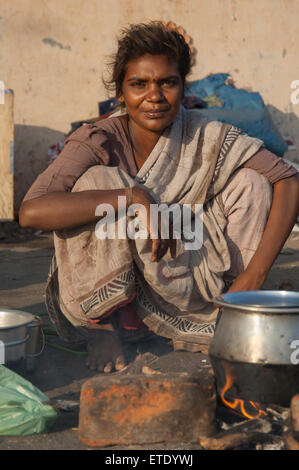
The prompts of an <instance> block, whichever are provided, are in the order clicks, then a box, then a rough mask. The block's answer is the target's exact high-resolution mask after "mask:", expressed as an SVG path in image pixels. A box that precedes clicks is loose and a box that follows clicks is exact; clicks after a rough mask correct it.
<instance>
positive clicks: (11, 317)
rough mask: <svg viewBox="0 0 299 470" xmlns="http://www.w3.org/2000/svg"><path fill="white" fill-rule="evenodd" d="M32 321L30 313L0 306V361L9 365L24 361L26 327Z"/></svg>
mask: <svg viewBox="0 0 299 470" xmlns="http://www.w3.org/2000/svg"><path fill="white" fill-rule="evenodd" d="M33 321H34V316H33V315H31V314H30V313H27V312H23V311H20V310H12V309H8V308H5V309H1V308H0V349H1V351H0V362H2V363H4V364H5V365H8V366H9V365H12V364H17V363H19V362H20V361H22V360H23V361H25V359H26V346H27V342H28V339H29V331H28V327H29V326H30V324H32V322H33Z"/></svg>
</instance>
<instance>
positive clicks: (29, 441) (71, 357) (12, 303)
mask: <svg viewBox="0 0 299 470" xmlns="http://www.w3.org/2000/svg"><path fill="white" fill-rule="evenodd" d="M52 254H53V245H52V237H51V236H46V235H42V236H41V237H35V238H34V239H32V237H31V239H26V236H24V237H23V239H22V238H19V239H18V240H17V241H16V240H12V239H11V240H10V242H7V241H5V240H3V241H2V242H1V243H0V272H1V285H0V299H1V306H3V307H4V306H6V307H9V308H16V309H20V310H24V311H27V312H30V313H32V314H34V315H40V316H41V318H42V319H43V325H44V327H45V328H47V329H49V328H51V325H50V324H49V323H48V320H47V316H46V310H45V306H44V288H45V283H46V279H47V273H48V266H49V263H50V259H51V256H52ZM283 284H284V288H285V289H294V290H298V291H299V232H298V231H293V232H292V234H291V236H290V238H289V240H288V241H287V243H286V245H285V247H284V249H283V250H282V253H281V254H280V256H279V257H278V259H277V260H276V262H275V265H274V266H273V268H272V270H271V273H270V275H269V278H268V280H267V281H266V284H265V288H267V289H279V288H280V287H281V286H282V285H283ZM46 339H47V342H50V341H51V342H52V343H54V345H56V346H57V345H58V346H64V347H68V345H67V344H65V343H63V342H62V341H61V340H60V339H59V338H57V337H56V336H54V335H48V334H47V336H46ZM154 347H155V348H157V349H156V350H158V351H159V355H160V359H158V360H160V361H161V370H163V369H165V370H170V371H174V372H175V371H181V370H190V371H192V368H193V369H194V368H196V367H199V365H200V364H201V365H203V366H204V367H206V366H208V361H207V357H206V356H204V355H202V354H191V353H185V352H172V351H171V347H170V346H169V345H168V343H167V342H165V341H162V342H158V343H156V344H155V345H154ZM81 352H82V351H81ZM153 354H154V350H153V344H152V343H151V344H150V343H148V344H145V345H143V346H142V347H140V348H139V350H137V351H131V356H130V357H131V359H132V360H134V361H135V363H136V361H137V362H138V361H140V360H141V361H144V364H146V363H147V362H148V360H151V359H152V358H153ZM84 361H85V355H83V354H72V353H70V352H66V351H62V350H58V349H55V348H54V347H53V345H52V346H51V345H49V344H46V346H45V349H44V352H43V354H42V355H41V356H40V357H39V358H38V360H37V366H36V368H35V370H34V372H32V373H30V374H27V377H26V378H27V379H28V380H30V381H31V382H32V383H33V384H34V385H35V386H36V387H38V388H39V389H40V390H41V391H43V392H44V393H45V394H46V395H47V396H48V397H49V398H50V399H55V400H57V399H64V400H68V402H69V404H70V405H72V406H73V408H72V409H71V411H68V412H62V413H61V416H60V418H59V420H58V421H57V423H56V425H55V426H54V428H53V430H52V432H50V433H49V434H42V435H35V436H28V437H1V436H0V450H8V449H14V450H16V449H20V450H21V449H87V447H86V446H85V445H84V444H83V443H82V442H81V441H80V440H79V439H78V433H77V426H78V403H79V394H80V388H81V384H82V383H83V382H84V381H85V380H86V379H87V378H89V377H92V376H94V373H93V372H90V371H89V370H88V369H87V368H86V367H85V365H84ZM199 447H200V446H198V445H197V446H192V445H190V444H186V443H182V444H181V445H179V446H178V445H176V446H174V445H170V446H168V445H167V444H161V445H155V446H153V447H152V448H153V449H156V450H159V449H164V450H165V449H172V450H175V449H178V450H180V449H185V450H186V449H196V448H199ZM138 448H139V449H141V448H142V447H136V446H135V447H133V446H131V449H138ZM114 449H115V450H116V449H120V448H114ZM126 449H130V447H126ZM147 449H149V447H147Z"/></svg>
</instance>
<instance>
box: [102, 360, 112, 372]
mask: <svg viewBox="0 0 299 470" xmlns="http://www.w3.org/2000/svg"><path fill="white" fill-rule="evenodd" d="M112 368H113V364H112V362H108V363H107V364H106V365H105V367H104V372H105V374H109V372H111V371H112Z"/></svg>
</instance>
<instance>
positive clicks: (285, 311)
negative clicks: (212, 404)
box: [209, 291, 299, 406]
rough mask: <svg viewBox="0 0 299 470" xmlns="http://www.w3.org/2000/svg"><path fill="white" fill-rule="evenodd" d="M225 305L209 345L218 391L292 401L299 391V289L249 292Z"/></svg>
mask: <svg viewBox="0 0 299 470" xmlns="http://www.w3.org/2000/svg"><path fill="white" fill-rule="evenodd" d="M213 301H214V302H215V303H216V304H218V305H221V306H222V307H223V311H222V314H221V317H220V320H219V322H218V324H217V327H216V331H215V335H214V338H213V340H212V342H211V346H210V351H209V354H210V359H211V363H212V366H213V369H214V372H215V378H216V385H217V391H218V393H219V394H220V395H221V393H223V390H224V387H225V390H226V395H225V396H226V398H240V399H243V400H252V401H258V402H261V403H277V404H281V405H286V406H288V405H289V402H290V399H291V398H292V396H293V395H295V394H296V393H299V292H295V291H247V292H236V293H230V294H223V295H221V296H219V297H217V298H215V299H214V300H213Z"/></svg>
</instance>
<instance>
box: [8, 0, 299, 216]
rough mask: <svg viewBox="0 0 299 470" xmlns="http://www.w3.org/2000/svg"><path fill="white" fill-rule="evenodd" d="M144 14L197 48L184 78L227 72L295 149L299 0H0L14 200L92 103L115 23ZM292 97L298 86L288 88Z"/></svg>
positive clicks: (100, 93) (90, 112)
mask: <svg viewBox="0 0 299 470" xmlns="http://www.w3.org/2000/svg"><path fill="white" fill-rule="evenodd" d="M150 19H163V20H171V21H174V22H175V23H176V24H178V25H182V26H183V27H184V28H185V30H186V31H187V32H188V34H189V35H190V36H191V37H192V39H193V44H194V46H195V47H196V49H197V54H196V64H195V66H194V68H193V73H192V76H191V77H190V78H191V79H197V78H203V77H204V76H206V75H207V74H209V73H211V72H213V73H215V72H228V73H230V74H231V75H232V77H233V79H234V81H235V84H236V86H237V87H244V88H249V89H251V90H253V91H258V92H260V93H261V95H262V96H263V98H264V101H265V103H266V104H267V105H269V109H270V111H271V114H272V116H273V118H274V121H275V122H276V124H277V125H278V127H279V129H280V130H281V132H282V134H284V135H286V134H287V135H291V136H292V137H293V139H294V140H295V142H296V145H297V149H298V150H297V151H292V152H288V154H287V157H288V158H290V159H292V160H295V159H298V158H299V157H298V156H299V132H298V129H299V104H292V103H291V101H290V94H291V92H292V90H291V88H290V84H291V82H292V81H293V80H299V60H298V56H299V42H298V38H299V0H163V1H161V0H1V3H0V35H1V36H0V80H3V81H4V82H5V85H6V87H7V88H12V89H13V90H14V92H15V124H16V127H15V188H16V195H15V198H16V207H18V206H19V204H20V201H21V199H22V197H23V195H24V193H25V191H26V190H27V188H28V187H29V186H30V184H31V183H32V181H33V180H34V179H35V177H36V175H37V174H38V173H39V172H40V171H41V170H42V169H44V168H45V166H46V161H47V149H48V147H49V145H51V144H53V143H56V141H58V140H59V139H60V138H61V136H62V135H63V133H66V132H68V131H69V129H70V123H71V122H73V121H77V120H81V119H87V118H89V117H93V116H96V115H97V113H98V105H97V103H98V101H101V100H103V99H105V98H106V97H107V95H106V92H105V90H104V87H103V85H102V83H101V75H102V73H103V71H104V69H105V61H106V57H107V55H108V54H110V53H111V52H113V50H114V47H115V38H116V35H117V32H118V31H119V29H120V28H121V27H122V26H124V25H126V24H128V23H134V22H140V21H146V20H150ZM297 96H298V97H299V94H298V95H297Z"/></svg>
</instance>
